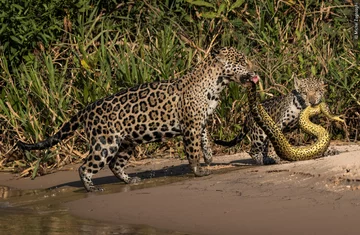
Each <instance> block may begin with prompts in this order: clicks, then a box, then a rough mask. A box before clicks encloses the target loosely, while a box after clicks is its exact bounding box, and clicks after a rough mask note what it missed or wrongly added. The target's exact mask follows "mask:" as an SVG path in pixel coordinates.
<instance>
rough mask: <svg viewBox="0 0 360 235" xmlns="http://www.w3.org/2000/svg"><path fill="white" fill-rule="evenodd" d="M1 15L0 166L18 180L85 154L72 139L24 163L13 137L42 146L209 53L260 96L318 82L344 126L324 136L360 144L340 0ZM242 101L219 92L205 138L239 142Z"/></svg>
mask: <svg viewBox="0 0 360 235" xmlns="http://www.w3.org/2000/svg"><path fill="white" fill-rule="evenodd" d="M0 9H2V13H1V15H0V22H1V28H0V153H1V155H0V164H1V166H3V167H6V168H7V169H16V170H23V171H22V175H29V174H30V173H32V174H33V175H34V176H35V175H36V174H38V173H40V174H42V173H46V172H48V171H50V170H51V169H53V168H55V167H58V166H61V165H63V164H67V163H70V162H73V161H77V160H79V159H81V158H83V157H84V156H85V154H82V153H85V152H86V145H84V144H82V143H83V142H85V141H84V140H85V137H84V136H83V133H81V132H79V133H78V134H77V137H76V138H71V139H69V140H66V141H64V142H63V144H61V145H59V146H56V147H54V148H52V149H51V151H37V152H32V153H27V154H26V155H25V157H24V155H23V154H22V153H21V152H20V151H13V149H12V147H13V146H14V145H15V143H16V141H17V140H18V139H21V140H24V141H27V142H35V141H38V140H42V139H44V138H46V137H47V136H49V135H51V134H52V133H54V132H55V131H56V130H57V129H58V128H59V127H60V126H61V124H62V123H63V122H64V121H66V120H68V119H69V118H70V117H71V115H73V114H74V113H76V111H77V110H79V109H81V108H83V107H84V106H85V105H86V104H88V103H90V102H92V101H95V100H96V99H98V98H100V97H104V96H106V95H108V94H111V93H114V92H116V91H118V90H119V89H121V88H122V87H128V86H132V85H134V84H138V83H143V82H150V81H155V80H166V79H171V78H176V77H180V76H181V75H183V74H184V73H185V72H186V71H187V70H189V69H190V68H191V67H192V66H193V65H194V64H196V63H197V62H198V61H200V60H202V59H203V58H204V57H205V56H206V55H207V54H208V53H209V52H210V50H211V49H212V48H213V47H218V46H234V47H236V48H239V49H241V50H242V51H244V52H245V53H246V54H247V55H248V57H249V58H250V59H251V60H252V61H254V62H255V64H256V65H257V71H258V72H259V74H260V75H261V77H262V80H261V84H260V85H261V95H262V97H263V98H267V97H269V96H272V95H278V94H285V93H288V92H289V91H290V90H291V89H292V84H293V83H292V78H293V77H294V76H298V77H306V76H309V75H315V76H318V77H322V78H324V79H325V81H326V82H327V83H328V84H329V89H328V91H329V92H328V94H327V97H326V102H328V103H329V104H330V106H331V109H332V111H333V112H334V113H345V114H347V116H348V117H349V119H348V122H347V123H348V127H347V128H344V129H341V128H340V129H339V128H334V129H331V132H332V134H333V135H334V136H335V137H336V138H350V139H352V140H353V139H357V138H358V136H356V135H357V134H356V133H357V131H358V130H359V129H360V127H359V124H358V123H360V122H359V121H358V118H359V117H357V116H356V112H359V106H360V103H359V94H360V91H359V82H360V76H359V71H360V70H359V69H360V67H359V64H358V63H357V61H359V59H360V53H359V41H354V40H353V27H354V25H353V19H352V14H353V13H352V12H353V6H351V5H343V3H342V2H341V1H336V0H333V1H321V0H317V1H305V2H304V1H277V0H276V1H260V2H259V1H254V0H251V1H243V0H237V1H220V0H217V1H193V0H186V1H170V0H167V1H155V0H152V1H124V2H123V1H120V2H117V1H105V0H102V1H88V0H78V1H75V2H74V1H68V0H45V1H38V0H28V1H19V0H9V1H7V0H0ZM246 101H247V99H246V95H245V93H244V92H243V90H241V89H239V86H238V85H236V84H231V85H230V88H229V89H228V90H226V91H224V94H223V100H222V103H221V105H220V106H219V107H218V109H217V115H216V117H215V118H214V120H213V122H212V124H211V130H212V133H213V135H214V136H217V137H219V136H220V137H222V138H224V137H226V138H231V136H232V135H234V134H236V133H237V131H238V129H239V128H241V122H242V120H243V118H244V115H246V109H247V108H246V107H247V105H246ZM223 133H227V135H226V136H224V134H223ZM169 143H170V144H171V143H172V142H169ZM245 144H246V142H245ZM242 146H243V145H242ZM157 147H158V145H154V146H150V147H145V148H148V150H149V151H156V149H159V148H157Z"/></svg>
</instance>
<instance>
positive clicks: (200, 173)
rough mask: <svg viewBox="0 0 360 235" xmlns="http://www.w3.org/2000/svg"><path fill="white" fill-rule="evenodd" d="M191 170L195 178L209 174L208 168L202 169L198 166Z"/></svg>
mask: <svg viewBox="0 0 360 235" xmlns="http://www.w3.org/2000/svg"><path fill="white" fill-rule="evenodd" d="M192 170H193V172H194V174H195V176H197V177H202V176H207V175H210V174H211V171H210V170H209V169H208V168H204V167H200V166H195V167H192Z"/></svg>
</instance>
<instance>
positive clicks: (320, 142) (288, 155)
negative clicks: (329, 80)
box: [247, 82, 344, 161]
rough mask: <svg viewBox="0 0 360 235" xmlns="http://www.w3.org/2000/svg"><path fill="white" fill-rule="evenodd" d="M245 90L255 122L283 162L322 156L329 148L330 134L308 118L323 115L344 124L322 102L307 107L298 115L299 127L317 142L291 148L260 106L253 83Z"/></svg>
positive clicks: (340, 118)
mask: <svg viewBox="0 0 360 235" xmlns="http://www.w3.org/2000/svg"><path fill="white" fill-rule="evenodd" d="M247 88H248V99H249V104H250V111H251V114H252V115H253V117H254V120H255V122H256V123H257V124H258V125H259V126H260V127H261V128H262V129H263V130H264V132H265V133H266V135H267V136H268V138H269V139H270V141H271V143H272V144H273V146H274V150H275V152H276V154H277V155H278V156H279V157H280V158H282V159H284V160H288V161H298V160H307V159H312V158H314V157H316V156H319V155H322V154H323V153H324V152H325V151H326V150H327V148H328V147H329V144H330V139H331V138H330V134H329V133H328V131H326V130H325V128H323V127H322V126H319V125H316V124H314V123H312V122H311V121H310V117H312V116H314V115H318V114H320V113H323V114H324V115H325V116H326V117H328V118H329V119H331V120H333V121H339V122H344V120H343V119H342V117H341V116H336V115H332V114H331V113H330V111H329V109H328V107H327V105H326V104H325V103H324V102H322V103H320V104H318V105H316V106H308V107H306V108H305V109H304V110H303V111H302V112H301V114H300V117H299V125H300V128H301V129H302V130H303V131H305V132H306V133H308V134H311V135H314V136H316V137H317V140H316V142H315V143H314V144H312V145H309V146H292V145H291V144H290V143H289V142H288V141H287V139H286V138H285V136H284V134H283V133H282V132H281V130H280V129H279V127H278V126H277V125H276V123H275V122H274V121H273V120H272V119H271V117H270V116H269V115H268V114H267V112H266V111H265V109H264V107H263V106H262V105H261V103H260V101H259V99H258V96H257V93H256V85H255V83H253V82H249V85H248V87H247Z"/></svg>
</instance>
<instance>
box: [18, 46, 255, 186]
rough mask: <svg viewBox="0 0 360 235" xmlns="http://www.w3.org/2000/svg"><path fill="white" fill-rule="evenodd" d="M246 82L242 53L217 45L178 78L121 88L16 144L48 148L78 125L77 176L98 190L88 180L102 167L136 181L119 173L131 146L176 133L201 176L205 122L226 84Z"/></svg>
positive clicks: (248, 68) (208, 156)
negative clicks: (85, 146) (38, 137)
mask: <svg viewBox="0 0 360 235" xmlns="http://www.w3.org/2000/svg"><path fill="white" fill-rule="evenodd" d="M249 80H252V81H254V82H257V81H258V80H259V76H258V75H257V74H256V73H255V72H254V71H253V70H252V65H251V63H250V61H248V59H247V58H246V56H245V55H244V54H243V53H241V52H239V51H238V50H236V49H234V48H231V47H225V48H221V49H220V50H218V51H213V52H212V53H211V54H210V55H209V56H208V57H207V58H206V59H205V60H204V61H203V62H201V63H200V64H198V65H197V66H195V67H194V68H193V69H192V70H191V71H189V72H188V73H187V74H185V75H184V76H183V77H182V78H180V79H178V80H173V81H163V82H152V83H147V84H142V85H137V86H134V87H131V88H128V89H124V90H121V91H120V92H119V93H117V94H114V95H111V96H109V97H106V98H103V99H100V100H98V101H96V102H94V103H92V104H89V105H88V106H87V107H86V108H85V109H83V110H81V111H79V112H78V113H77V114H75V115H74V116H73V117H72V118H71V119H70V121H68V122H66V123H65V124H64V125H63V126H62V127H61V128H60V130H59V131H58V132H57V133H55V134H54V135H53V136H51V137H49V138H47V139H46V140H44V141H41V142H38V143H34V144H26V143H24V142H21V141H19V142H18V143H17V146H18V147H19V148H20V149H23V150H35V149H37V150H40V149H45V148H49V147H51V146H53V145H55V144H58V143H59V142H60V141H61V140H63V139H65V138H67V137H69V136H71V135H73V133H74V131H75V130H76V129H78V128H79V127H80V126H81V125H82V127H83V128H84V129H85V133H86V135H87V137H88V139H89V143H90V150H89V155H88V156H87V157H86V159H85V162H84V164H83V165H82V166H80V168H79V175H80V179H81V181H82V182H83V184H84V187H85V189H86V190H87V191H98V190H102V189H101V188H99V187H96V186H95V185H94V184H93V182H92V177H93V175H94V174H96V173H97V172H98V171H99V170H100V169H102V168H103V167H104V166H105V165H108V166H109V168H110V169H111V171H112V172H113V173H114V175H115V176H116V177H118V178H119V179H120V180H122V181H124V182H125V183H136V182H139V180H140V179H139V178H138V177H130V176H129V175H127V174H126V173H125V171H124V168H125V166H126V164H127V163H128V161H129V159H130V157H131V156H132V155H134V152H135V146H136V145H138V144H142V143H150V142H160V141H164V140H165V139H167V138H171V137H174V136H180V135H181V136H183V143H184V149H185V153H186V157H187V159H188V161H189V165H190V168H191V169H192V171H193V172H194V174H195V176H206V175H209V174H210V171H209V169H208V168H206V167H201V166H200V163H199V160H200V157H201V154H203V156H204V161H205V163H206V164H209V163H211V161H212V151H211V148H210V146H209V140H208V132H207V129H206V123H207V121H208V119H209V117H210V116H211V114H212V113H213V112H214V110H215V108H216V106H217V105H218V102H219V98H220V93H221V91H222V90H223V89H224V88H225V87H226V86H227V84H229V83H230V82H231V81H234V82H236V83H239V84H244V83H245V82H248V81H249Z"/></svg>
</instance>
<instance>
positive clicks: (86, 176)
mask: <svg viewBox="0 0 360 235" xmlns="http://www.w3.org/2000/svg"><path fill="white" fill-rule="evenodd" d="M94 142H95V144H94V145H92V146H90V152H89V155H88V156H87V158H86V159H85V162H84V164H83V165H82V166H80V168H79V175H80V179H81V181H82V183H83V184H84V187H85V189H86V190H87V191H88V192H94V191H102V190H103V189H102V188H99V187H95V186H94V183H93V181H92V177H93V175H95V174H96V173H98V172H99V170H101V169H102V168H103V167H104V166H105V164H107V163H108V162H110V161H111V159H113V158H114V156H115V154H116V153H117V152H118V146H117V144H116V143H114V138H112V137H111V136H110V137H108V138H105V137H100V138H99V139H98V141H94Z"/></svg>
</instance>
